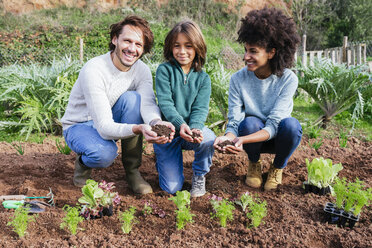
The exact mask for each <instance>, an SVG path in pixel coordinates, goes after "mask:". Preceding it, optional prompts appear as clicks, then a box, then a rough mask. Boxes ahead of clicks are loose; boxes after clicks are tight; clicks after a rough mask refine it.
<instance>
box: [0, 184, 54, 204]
mask: <svg viewBox="0 0 372 248" xmlns="http://www.w3.org/2000/svg"><path fill="white" fill-rule="evenodd" d="M26 199H47V200H48V203H49V204H50V205H51V206H54V194H53V192H52V189H51V188H49V193H48V194H47V195H46V196H26V195H1V196H0V201H5V200H26Z"/></svg>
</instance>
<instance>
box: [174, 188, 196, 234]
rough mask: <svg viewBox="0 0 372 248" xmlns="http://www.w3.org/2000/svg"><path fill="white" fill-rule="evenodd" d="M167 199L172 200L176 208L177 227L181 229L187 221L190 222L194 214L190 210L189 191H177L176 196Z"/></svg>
mask: <svg viewBox="0 0 372 248" xmlns="http://www.w3.org/2000/svg"><path fill="white" fill-rule="evenodd" d="M169 200H171V201H173V202H174V203H175V204H176V206H177V208H178V209H177V210H175V213H176V214H177V217H176V220H177V229H178V230H180V229H183V228H184V227H185V226H186V224H187V223H188V222H190V223H192V222H193V220H192V217H193V216H195V215H194V214H192V213H191V212H190V193H189V192H188V191H187V190H183V191H177V193H176V196H173V197H170V198H169Z"/></svg>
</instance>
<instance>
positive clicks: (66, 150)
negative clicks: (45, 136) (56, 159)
mask: <svg viewBox="0 0 372 248" xmlns="http://www.w3.org/2000/svg"><path fill="white" fill-rule="evenodd" d="M56 146H57V149H58V151H59V152H60V153H62V154H65V155H69V154H70V153H71V148H70V147H68V145H67V144H66V142H64V141H63V142H60V141H59V139H56Z"/></svg>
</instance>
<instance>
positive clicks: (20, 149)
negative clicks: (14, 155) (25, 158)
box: [12, 142, 25, 155]
mask: <svg viewBox="0 0 372 248" xmlns="http://www.w3.org/2000/svg"><path fill="white" fill-rule="evenodd" d="M12 146H13V147H14V149H16V151H17V152H18V154H19V155H23V154H24V153H25V148H24V147H23V145H22V144H21V142H19V143H18V144H17V143H14V142H13V143H12Z"/></svg>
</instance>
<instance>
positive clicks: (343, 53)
mask: <svg viewBox="0 0 372 248" xmlns="http://www.w3.org/2000/svg"><path fill="white" fill-rule="evenodd" d="M346 48H347V36H344V40H343V42H342V60H341V62H346V61H347V52H346Z"/></svg>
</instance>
